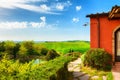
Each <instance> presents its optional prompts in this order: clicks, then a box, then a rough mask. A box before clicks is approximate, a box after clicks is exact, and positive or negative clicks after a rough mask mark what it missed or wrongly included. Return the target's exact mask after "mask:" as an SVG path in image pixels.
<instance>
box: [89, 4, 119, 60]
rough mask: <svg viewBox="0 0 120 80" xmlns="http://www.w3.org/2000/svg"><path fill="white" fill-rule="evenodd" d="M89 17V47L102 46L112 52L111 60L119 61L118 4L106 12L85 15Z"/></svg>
mask: <svg viewBox="0 0 120 80" xmlns="http://www.w3.org/2000/svg"><path fill="white" fill-rule="evenodd" d="M87 17H89V18H90V45H91V48H104V49H105V50H106V51H107V52H109V53H110V54H112V56H113V61H114V62H117V61H120V6H114V7H112V9H111V11H110V12H108V13H97V14H90V15H87Z"/></svg>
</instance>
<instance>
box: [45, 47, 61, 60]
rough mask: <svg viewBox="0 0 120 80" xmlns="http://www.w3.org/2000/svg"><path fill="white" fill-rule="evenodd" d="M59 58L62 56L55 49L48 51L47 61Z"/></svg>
mask: <svg viewBox="0 0 120 80" xmlns="http://www.w3.org/2000/svg"><path fill="white" fill-rule="evenodd" d="M58 56H60V55H59V54H58V53H57V52H56V51H55V50H54V49H51V50H49V51H48V53H47V55H46V60H51V59H54V58H56V57H58Z"/></svg>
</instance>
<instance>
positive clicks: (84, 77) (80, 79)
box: [79, 74, 90, 80]
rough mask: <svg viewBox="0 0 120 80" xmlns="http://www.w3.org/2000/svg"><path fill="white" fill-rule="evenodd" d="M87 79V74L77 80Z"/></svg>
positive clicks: (88, 77)
mask: <svg viewBox="0 0 120 80" xmlns="http://www.w3.org/2000/svg"><path fill="white" fill-rule="evenodd" d="M89 79H90V76H89V75H88V74H86V75H84V76H81V77H79V80H89Z"/></svg>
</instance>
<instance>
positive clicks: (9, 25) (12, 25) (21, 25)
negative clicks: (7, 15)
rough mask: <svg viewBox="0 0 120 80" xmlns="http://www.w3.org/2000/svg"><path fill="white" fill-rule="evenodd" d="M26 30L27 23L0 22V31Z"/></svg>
mask: <svg viewBox="0 0 120 80" xmlns="http://www.w3.org/2000/svg"><path fill="white" fill-rule="evenodd" d="M17 28H19V29H23V28H27V22H0V29H17Z"/></svg>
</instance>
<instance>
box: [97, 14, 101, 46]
mask: <svg viewBox="0 0 120 80" xmlns="http://www.w3.org/2000/svg"><path fill="white" fill-rule="evenodd" d="M97 22H98V25H97V31H98V33H97V36H98V37H97V38H98V48H100V18H99V14H98V16H97Z"/></svg>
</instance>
